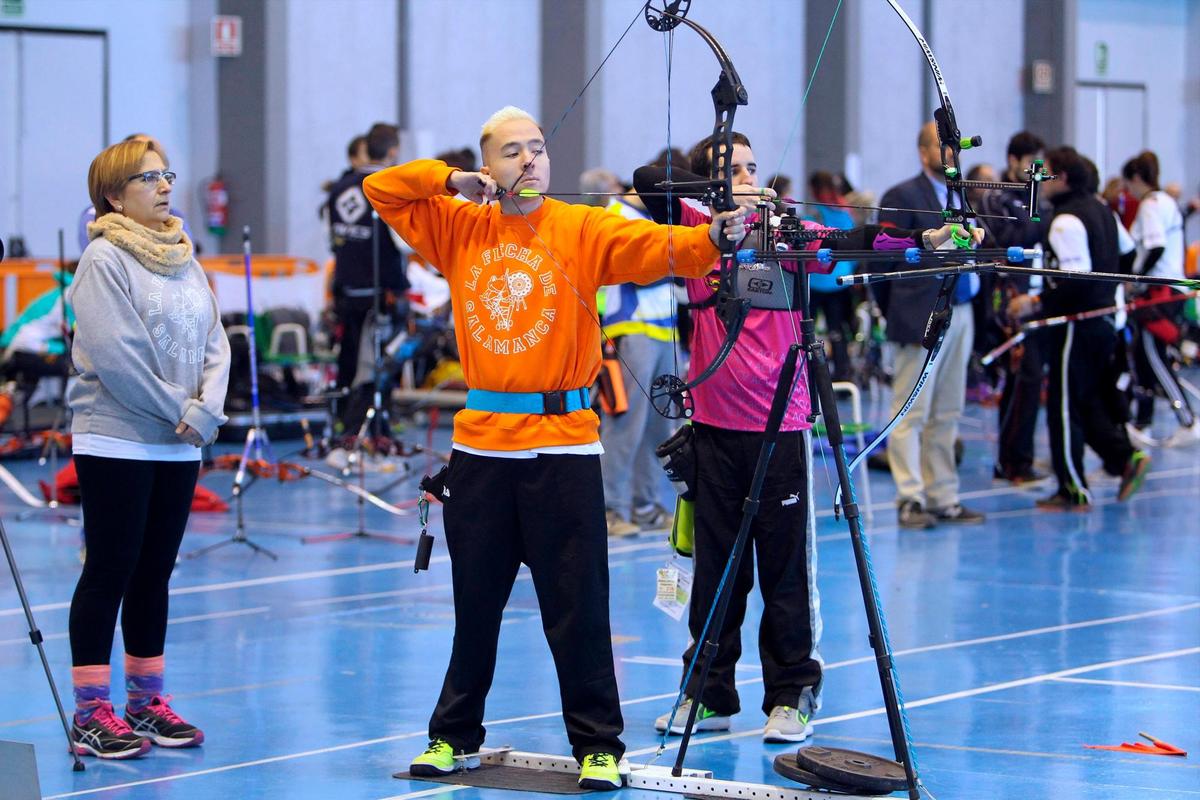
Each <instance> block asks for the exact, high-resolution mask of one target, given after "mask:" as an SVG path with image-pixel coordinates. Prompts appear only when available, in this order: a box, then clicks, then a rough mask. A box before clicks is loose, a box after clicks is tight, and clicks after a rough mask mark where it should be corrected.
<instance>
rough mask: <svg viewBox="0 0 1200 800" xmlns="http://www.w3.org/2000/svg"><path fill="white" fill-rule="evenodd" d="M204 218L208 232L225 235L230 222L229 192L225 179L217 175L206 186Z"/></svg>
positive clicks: (214, 234)
mask: <svg viewBox="0 0 1200 800" xmlns="http://www.w3.org/2000/svg"><path fill="white" fill-rule="evenodd" d="M204 218H205V220H207V223H208V232H209V233H211V234H212V235H213V236H224V235H225V227H226V226H227V225H228V224H229V192H228V191H227V190H226V188H225V181H223V180H221V176H220V175H217V176H215V177H214V178H213V179H212V180H210V181H209V182H208V184H207V185H206V186H205V188H204Z"/></svg>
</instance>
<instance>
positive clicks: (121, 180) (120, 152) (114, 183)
mask: <svg viewBox="0 0 1200 800" xmlns="http://www.w3.org/2000/svg"><path fill="white" fill-rule="evenodd" d="M146 153H158V155H159V157H160V158H161V159H162V160H163V166H166V167H169V166H170V165H171V162H170V161H169V160H168V159H167V152H166V151H165V150H163V148H162V145H160V144H159V143H158V142H156V141H154V140H153V139H149V140H147V139H128V140H126V141H124V142H118V143H117V144H114V145H112V146H110V147H106V148H105V149H104V150H102V151H101V152H100V155H98V156H96V157H95V158H94V159H92V166H91V167H90V168H89V169H88V195H89V196H91V198H92V205H93V206H94V207H95V208H96V219H99V218H100V217H103V216H104V215H105V214H108V213H110V212H112V211H115V210H116V209H114V208H113V207H112V203H110V202H108V195H110V194H120V193H121V190H122V189H124V188H125V184H126V183H128V182H129V176H130V175H133V174H135V173H137V172H139V171H141V169H142V159H143V158H145V157H146Z"/></svg>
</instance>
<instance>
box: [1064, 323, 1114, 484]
mask: <svg viewBox="0 0 1200 800" xmlns="http://www.w3.org/2000/svg"><path fill="white" fill-rule="evenodd" d="M1116 344H1117V334H1116V331H1115V330H1113V326H1112V323H1110V322H1109V321H1108V320H1107V319H1089V320H1083V321H1080V322H1071V323H1068V324H1066V325H1062V326H1060V327H1057V328H1050V329H1048V330H1047V331H1046V351H1047V354H1048V361H1049V372H1050V384H1049V392H1048V394H1047V399H1046V418H1047V420H1048V422H1049V424H1050V455H1051V459H1052V461H1053V464H1054V474H1055V476H1056V477H1057V478H1058V488H1059V491H1060V492H1067V491H1068V490H1070V489H1071V488H1072V487H1074V488H1076V489H1077V490H1079V491H1082V492H1086V491H1087V476H1086V473H1085V471H1084V464H1083V452H1084V445H1085V444H1086V445H1087V446H1088V447H1091V448H1092V449H1093V450H1094V451H1096V454H1097V455H1099V456H1100V458H1101V459H1102V460H1103V462H1104V470H1105V472H1107V473H1108V474H1110V475H1120V474H1121V473H1122V472H1123V471H1124V469H1125V465H1126V464H1127V463H1128V462H1129V458H1130V457H1131V456H1132V455H1133V450H1134V448H1133V446H1132V445H1131V444H1130V443H1129V435H1128V434H1127V433H1126V432H1125V426H1124V425H1123V424H1122V423H1121V422H1120V421H1119V420H1118V419H1117V417H1116V415H1115V414H1114V413H1113V407H1114V403H1115V398H1114V397H1113V394H1114V392H1115V391H1116V390H1115V388H1114V387H1112V386H1109V385H1108V383H1109V381H1110V380H1111V378H1112V374H1113V370H1112V359H1113V353H1114V352H1115V350H1116Z"/></svg>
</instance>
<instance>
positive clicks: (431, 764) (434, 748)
mask: <svg viewBox="0 0 1200 800" xmlns="http://www.w3.org/2000/svg"><path fill="white" fill-rule="evenodd" d="M478 766H479V756H465V755H463V754H461V753H460V754H458V755H457V756H456V755H455V754H454V748H453V747H452V746H451V745H450V743H449V742H447V741H446V740H445V739H430V740H429V746H428V747H426V748H425V752H424V753H421V755H419V756H417V757H416V758H414V759H413V760H412V764H410V765H409V767H408V771H409V774H411V775H416V776H417V777H423V778H431V777H436V776H438V775H449V774H450V773H452V772H459V771H463V770H468V769H476V768H477V767H478Z"/></svg>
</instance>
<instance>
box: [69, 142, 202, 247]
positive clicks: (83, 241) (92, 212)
mask: <svg viewBox="0 0 1200 800" xmlns="http://www.w3.org/2000/svg"><path fill="white" fill-rule="evenodd" d="M121 141H122V142H150V143H151V144H153V145H154V146H155V147H157V148H158V149H159V150H160V151H161V150H162V144H161V143H159V141H158V140H157V139H155V138H154V137H153V136H151V135H150V134H148V133H131V134H129V135H128V136H126V137H125V138H124V139H122V140H121ZM171 216H173V217H179V219H181V220H183V232H184V233H186V234H187V236H188V238H189V239H192V231H191V229H190V228H189V227H188V224H187V220H186V219H184V216H183V212H182V211H180V210H179V209H177V208H172V209H171ZM95 221H96V207H95V206H94V205H89V206H88V207H87V208H85V209H84V210H83V213H82V214H80V215H79V252H81V253H82V252H83V251H84V250H86V249H87V246H88V242H90V241H91V240H90V239H89V238H88V231H87V226H88V225H89V224H91V223H93V222H95ZM192 246H193V247H195V249H196V253H197V254H199V252H200V248H199V247H198V246H197V245H196V242H195V240H194V239H193V241H192Z"/></svg>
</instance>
